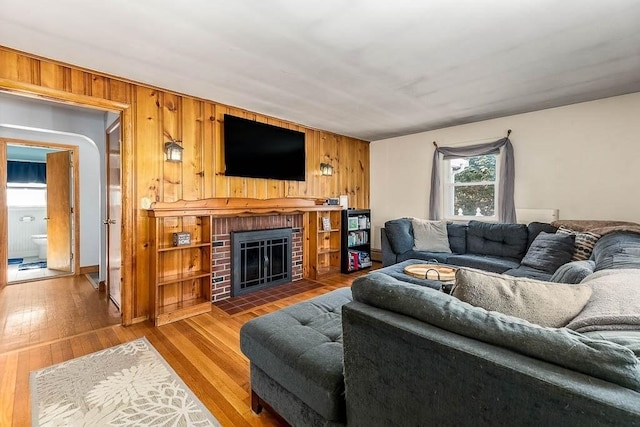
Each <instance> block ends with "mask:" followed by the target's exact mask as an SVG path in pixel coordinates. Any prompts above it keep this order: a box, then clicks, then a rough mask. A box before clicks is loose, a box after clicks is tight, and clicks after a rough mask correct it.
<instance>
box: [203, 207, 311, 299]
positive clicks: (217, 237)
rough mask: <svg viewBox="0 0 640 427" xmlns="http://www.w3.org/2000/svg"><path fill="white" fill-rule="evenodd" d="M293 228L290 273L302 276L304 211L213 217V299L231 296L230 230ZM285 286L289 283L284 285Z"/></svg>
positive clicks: (297, 278)
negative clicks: (291, 213) (288, 213)
mask: <svg viewBox="0 0 640 427" xmlns="http://www.w3.org/2000/svg"><path fill="white" fill-rule="evenodd" d="M283 227H291V228H293V235H292V251H293V252H292V254H291V264H292V266H291V276H292V281H296V280H300V279H302V250H303V248H302V227H303V216H302V214H295V215H264V216H262V215H261V216H247V217H231V218H214V219H213V256H212V258H213V266H212V268H213V275H212V276H213V277H212V289H211V300H212V301H213V302H215V301H221V300H223V299H227V298H229V297H230V295H231V232H232V231H249V230H268V229H272V228H283ZM284 286H286V285H284Z"/></svg>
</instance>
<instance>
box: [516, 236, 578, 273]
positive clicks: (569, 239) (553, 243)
mask: <svg viewBox="0 0 640 427" xmlns="http://www.w3.org/2000/svg"><path fill="white" fill-rule="evenodd" d="M575 239H576V236H575V235H573V234H557V233H556V234H552V233H545V232H544V231H543V232H542V233H540V234H538V237H536V238H535V240H534V241H533V243H531V246H530V247H529V250H528V251H527V254H526V255H525V256H524V258H523V259H522V262H521V264H522V265H525V266H527V267H531V268H535V269H536V270H540V271H544V272H546V273H549V274H553V273H555V271H556V270H557V269H558V267H560V266H561V265H563V264H566V263H568V262H569V261H571V257H573V246H574V242H575Z"/></svg>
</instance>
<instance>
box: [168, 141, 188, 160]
mask: <svg viewBox="0 0 640 427" xmlns="http://www.w3.org/2000/svg"><path fill="white" fill-rule="evenodd" d="M178 142H181V141H174V140H172V141H169V142H165V143H164V152H165V157H166V158H165V160H166V161H167V162H177V163H180V162H182V150H184V148H182V147H181V146H179V145H178V144H177V143H178Z"/></svg>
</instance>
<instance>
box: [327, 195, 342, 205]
mask: <svg viewBox="0 0 640 427" xmlns="http://www.w3.org/2000/svg"><path fill="white" fill-rule="evenodd" d="M339 204H340V199H338V198H337V197H329V198H328V199H327V205H329V206H338V205H339Z"/></svg>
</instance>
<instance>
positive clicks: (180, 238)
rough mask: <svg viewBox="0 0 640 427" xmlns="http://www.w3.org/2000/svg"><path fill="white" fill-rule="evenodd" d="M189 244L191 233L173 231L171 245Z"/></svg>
mask: <svg viewBox="0 0 640 427" xmlns="http://www.w3.org/2000/svg"><path fill="white" fill-rule="evenodd" d="M190 244H191V233H187V232H185V231H182V232H180V233H173V246H187V245H190Z"/></svg>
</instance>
